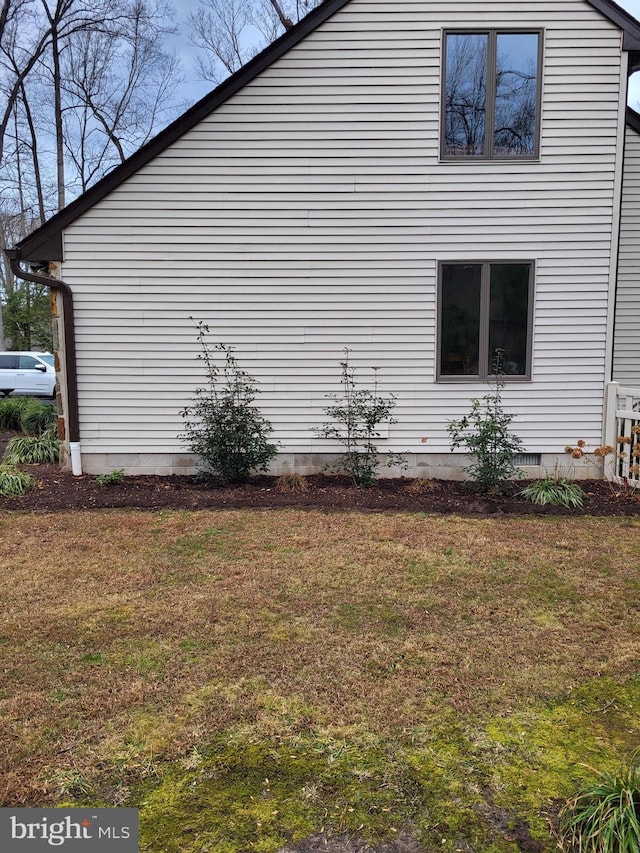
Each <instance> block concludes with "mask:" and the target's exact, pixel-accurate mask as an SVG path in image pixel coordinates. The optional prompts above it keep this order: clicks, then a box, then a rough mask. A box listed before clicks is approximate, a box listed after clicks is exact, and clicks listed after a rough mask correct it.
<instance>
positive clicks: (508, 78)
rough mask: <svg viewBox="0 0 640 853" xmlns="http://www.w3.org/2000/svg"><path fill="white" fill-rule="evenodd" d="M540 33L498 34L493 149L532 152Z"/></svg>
mask: <svg viewBox="0 0 640 853" xmlns="http://www.w3.org/2000/svg"><path fill="white" fill-rule="evenodd" d="M538 38H539V36H538V35H537V33H502V34H500V33H499V34H498V43H497V54H496V116H495V128H494V143H493V153H494V154H496V155H498V156H513V155H516V156H517V155H520V156H526V155H532V154H535V150H536V112H537V108H538Z"/></svg>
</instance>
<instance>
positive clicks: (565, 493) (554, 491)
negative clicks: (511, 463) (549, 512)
mask: <svg viewBox="0 0 640 853" xmlns="http://www.w3.org/2000/svg"><path fill="white" fill-rule="evenodd" d="M520 494H521V495H522V496H523V497H525V498H526V499H527V500H529V501H531V503H534V504H539V505H540V506H566V507H569V508H570V509H577V508H578V507H581V506H582V502H583V493H582V489H581V488H580V486H579V485H578V484H577V483H571V482H569V480H567V479H565V478H564V477H545V478H544V479H543V480H535V481H534V482H533V483H530V484H529V485H528V486H525V488H524V489H522V491H521V492H520Z"/></svg>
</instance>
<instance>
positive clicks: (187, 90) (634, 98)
mask: <svg viewBox="0 0 640 853" xmlns="http://www.w3.org/2000/svg"><path fill="white" fill-rule="evenodd" d="M617 3H618V5H619V6H622V8H623V9H626V11H627V12H629V13H630V14H631V15H633V16H634V17H636V18H637V19H638V20H639V21H640V0H617ZM175 5H176V7H177V9H176V12H177V23H178V25H179V28H180V31H179V35H178V38H177V40H176V42H175V46H176V49H177V51H178V53H179V54H180V55H181V57H182V61H183V67H184V77H185V82H184V84H183V85H182V87H181V89H180V95H181V97H182V98H184V100H185V101H187V102H188V104H193V103H195V102H196V101H197V100H199V99H200V98H202V97H204V96H205V95H206V94H207V93H208V92H210V91H211V89H213V88H214V87H213V84H212V83H209V82H203V81H202V80H199V79H198V76H197V74H196V72H195V70H194V67H193V63H194V60H193V57H194V55H195V53H196V49H195V47H194V46H193V45H192V44H191V39H190V35H189V27H188V26H187V18H188V17H189V14H190V13H191V12H195V11H196V10H197V8H198V5H199V3H198V0H177V2H176V3H175ZM629 103H630V104H631V105H632V106H635V107H636V108H638V106H639V105H640V72H638V73H637V74H635V75H633V77H632V78H631V82H630V84H629Z"/></svg>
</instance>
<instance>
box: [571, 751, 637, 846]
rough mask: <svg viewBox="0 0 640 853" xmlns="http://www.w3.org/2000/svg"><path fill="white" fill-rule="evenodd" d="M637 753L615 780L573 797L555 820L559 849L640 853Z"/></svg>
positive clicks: (606, 778)
mask: <svg viewBox="0 0 640 853" xmlns="http://www.w3.org/2000/svg"><path fill="white" fill-rule="evenodd" d="M639 759H640V750H636V751H635V752H634V753H633V755H632V756H631V759H630V761H629V763H628V765H627V766H625V767H622V768H621V770H620V773H619V774H618V775H617V776H614V775H612V774H610V773H598V777H599V781H598V782H597V783H596V784H595V785H594V786H593V787H592V788H590V789H588V790H585V791H582V792H581V793H579V794H578V795H577V796H575V797H572V798H571V799H570V800H569V801H568V802H567V803H566V804H565V806H564V807H563V808H562V810H561V812H560V814H559V817H558V835H559V847H560V849H561V850H564V851H566V853H638V851H640V767H638V762H639Z"/></svg>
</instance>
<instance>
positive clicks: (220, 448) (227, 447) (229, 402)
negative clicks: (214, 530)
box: [180, 321, 278, 483]
mask: <svg viewBox="0 0 640 853" xmlns="http://www.w3.org/2000/svg"><path fill="white" fill-rule="evenodd" d="M197 329H198V343H199V344H200V347H201V349H202V352H201V354H200V355H199V356H198V358H199V359H200V360H201V361H203V362H204V365H205V373H206V377H207V384H206V386H205V387H203V388H197V389H196V391H195V398H194V401H193V403H192V404H191V405H190V406H187V407H186V408H185V409H183V410H182V412H181V413H180V414H181V415H182V417H183V419H184V425H185V431H184V433H182V434H181V435H180V439H181V440H182V441H184V442H185V443H186V444H187V446H188V447H189V449H190V450H191V451H192V452H193V453H195V454H196V456H198V457H199V459H200V462H201V465H202V472H203V473H205V474H214V475H216V476H218V477H220V479H221V480H222V481H223V482H224V483H242V482H245V481H246V480H247V479H248V478H249V475H250V474H251V473H252V472H253V471H266V470H267V468H268V466H269V462H270V461H271V460H272V459H273V457H274V456H275V455H276V453H277V452H278V448H277V446H276V445H275V444H271V443H270V442H269V441H268V437H269V435H270V434H271V432H272V431H273V428H272V426H271V424H270V423H269V421H268V420H266V418H264V417H263V416H262V414H261V413H260V411H259V410H258V409H257V408H256V407H255V406H254V405H253V401H254V400H255V398H256V394H257V393H258V391H257V388H256V380H255V379H253V377H251V376H250V375H249V374H248V373H247V372H246V371H245V370H242V369H241V368H240V366H239V364H238V361H237V359H236V358H235V356H234V355H233V350H232V348H231V347H229V346H226V345H225V344H216V345H215V346H214V347H211V346H210V345H209V344H208V342H207V334H208V333H209V327H208V326H207V325H205V324H204V323H203V322H202V321H200V322H199V323H197ZM216 352H217V353H220V354H221V356H222V359H223V362H222V367H219V366H218V364H216V355H215V354H216Z"/></svg>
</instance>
